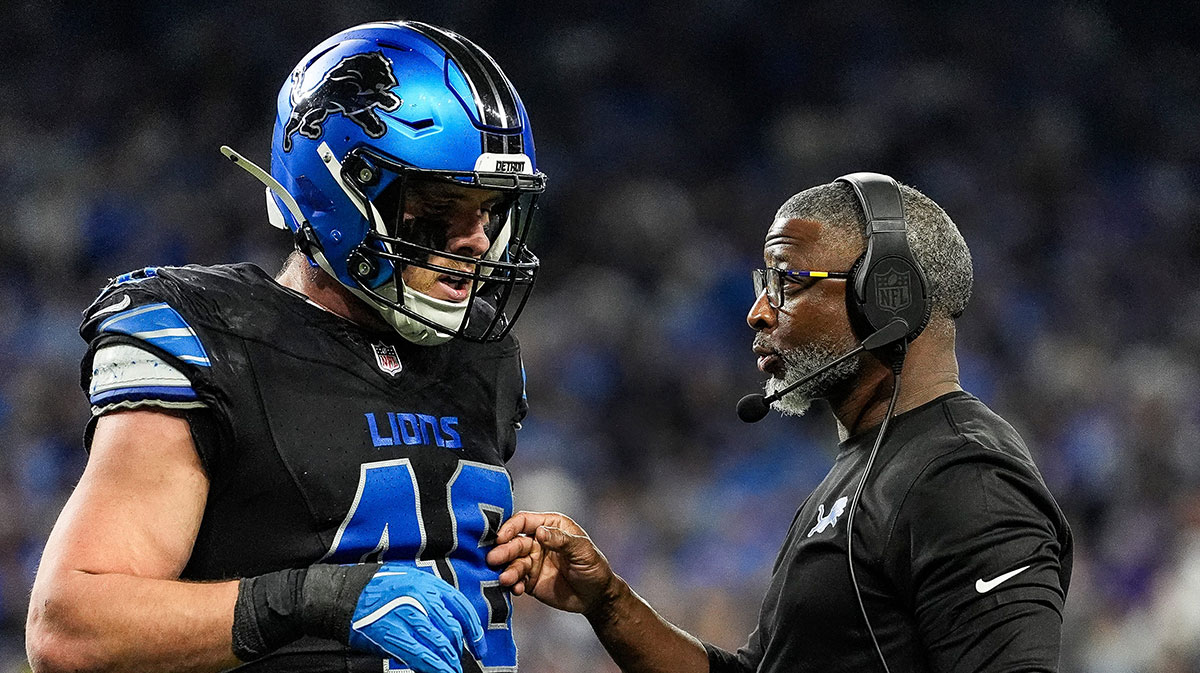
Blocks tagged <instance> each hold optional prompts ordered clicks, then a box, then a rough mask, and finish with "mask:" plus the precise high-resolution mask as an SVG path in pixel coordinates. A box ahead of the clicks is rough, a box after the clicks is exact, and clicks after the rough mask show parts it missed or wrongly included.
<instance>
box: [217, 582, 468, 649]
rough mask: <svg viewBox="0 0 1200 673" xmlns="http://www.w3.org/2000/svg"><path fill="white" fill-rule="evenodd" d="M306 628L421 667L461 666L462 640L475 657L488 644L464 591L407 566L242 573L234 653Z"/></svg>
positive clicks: (274, 644)
mask: <svg viewBox="0 0 1200 673" xmlns="http://www.w3.org/2000/svg"><path fill="white" fill-rule="evenodd" d="M464 634H465V637H464ZM306 635H307V636H316V637H318V638H326V639H329V640H337V641H338V642H341V643H342V644H343V645H348V646H349V647H350V648H351V649H354V650H358V651H360V652H367V653H370V654H375V655H379V656H383V657H391V658H395V659H399V660H400V661H403V662H404V663H405V664H407V665H408V667H409V668H411V669H413V670H415V671H419V672H420V673H462V663H461V662H460V661H459V658H460V656H461V655H462V649H463V644H464V641H465V644H466V646H467V648H468V649H470V651H471V652H472V653H473V654H474V655H475V656H477V657H480V656H482V655H483V653H484V650H485V649H486V645H484V641H483V635H484V633H483V627H482V626H480V624H479V615H478V613H477V612H475V609H474V608H472V607H471V604H470V602H469V601H468V600H467V597H466V596H464V595H463V594H462V593H461V592H460V591H459V590H458V589H455V588H454V587H452V586H450V585H449V584H447V583H446V582H445V581H443V580H442V579H441V578H439V577H437V576H436V575H434V574H433V573H428V572H424V571H422V570H417V569H416V568H413V567H411V566H404V565H401V564H398V563H384V564H383V565H379V564H375V563H371V564H359V565H328V564H320V563H319V564H317V565H312V566H309V567H307V568H289V569H286V570H279V571H276V572H272V573H267V574H265V575H259V576H257V577H250V578H246V579H243V580H242V581H241V583H240V586H239V587H238V597H237V602H236V604H235V606H234V615H233V653H234V654H235V655H237V657H238V658H239V659H241V660H242V661H254V660H255V659H259V658H261V657H264V656H266V655H268V654H270V653H271V652H274V651H275V650H277V649H278V648H280V647H282V646H283V645H286V644H287V643H290V642H292V641H293V640H296V639H297V638H299V637H301V636H306Z"/></svg>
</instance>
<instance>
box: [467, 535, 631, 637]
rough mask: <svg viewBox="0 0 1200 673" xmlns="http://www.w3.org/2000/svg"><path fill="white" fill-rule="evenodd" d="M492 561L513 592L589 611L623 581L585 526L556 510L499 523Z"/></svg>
mask: <svg viewBox="0 0 1200 673" xmlns="http://www.w3.org/2000/svg"><path fill="white" fill-rule="evenodd" d="M487 562H488V563H489V564H490V565H492V566H493V567H497V568H498V567H504V570H503V571H502V572H501V573H500V584H501V585H502V586H505V587H508V588H510V589H511V590H512V592H513V593H514V594H517V595H520V594H522V593H528V594H530V595H532V596H533V597H534V598H537V599H538V600H539V601H541V602H543V603H545V604H546V605H549V606H551V607H554V608H558V609H559V610H567V611H569V612H580V613H583V614H585V615H588V614H592V613H594V612H596V611H597V610H599V609H603V608H604V607H605V606H606V605H607V604H609V603H611V602H612V601H613V600H615V599H616V597H617V595H618V594H619V592H620V590H621V586H622V585H623V584H624V583H623V582H622V580H621V578H619V577H617V576H616V574H614V573H613V571H612V568H611V567H610V566H609V565H608V559H606V558H604V554H602V553H600V550H599V549H597V548H596V545H595V544H593V543H592V540H591V538H589V537H588V535H587V533H586V532H585V531H584V530H583V528H581V527H580V526H579V524H577V523H575V522H574V521H572V520H571V518H570V517H568V516H566V515H564V514H558V513H555V512H518V513H516V514H514V515H513V517H512V518H511V519H509V520H508V521H505V522H504V524H503V525H501V526H500V531H499V532H498V533H497V534H496V547H495V548H493V549H492V550H491V551H490V552H488V555H487Z"/></svg>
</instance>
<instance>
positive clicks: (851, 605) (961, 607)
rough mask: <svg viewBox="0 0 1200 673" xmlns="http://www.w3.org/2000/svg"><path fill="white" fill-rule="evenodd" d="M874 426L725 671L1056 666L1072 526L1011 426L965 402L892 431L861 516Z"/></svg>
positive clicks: (828, 492)
mask: <svg viewBox="0 0 1200 673" xmlns="http://www.w3.org/2000/svg"><path fill="white" fill-rule="evenodd" d="M877 433H878V428H876V429H875V430H872V431H868V432H866V433H863V434H860V435H858V436H855V437H852V438H850V439H848V440H847V441H846V442H844V443H843V444H842V447H841V451H840V452H839V453H838V456H837V459H836V461H835V463H834V465H833V468H832V469H831V470H830V472H829V474H828V475H827V476H826V477H825V479H824V481H822V482H821V484H820V485H819V486H817V488H816V489H815V490H814V491H813V493H812V494H811V495H810V496H809V497H808V499H807V500H805V502H804V503H803V504H802V505H801V506H800V509H799V511H798V512H797V513H796V518H795V520H794V521H793V522H792V526H791V530H789V531H788V535H787V539H786V540H785V541H784V544H783V548H782V549H781V550H780V553H779V556H778V558H777V559H776V562H775V567H774V571H773V576H772V578H771V584H770V586H769V588H768V589H767V593H766V596H765V597H764V599H763V602H762V608H761V612H760V616H759V623H758V628H757V629H755V631H754V632H753V633H752V634H751V635H750V638H749V640H748V642H747V643H746V645H745V646H744V647H743V648H741V649H740V650H739V651H738V652H737V653H736V654H734V653H729V652H724V651H722V650H720V649H718V648H716V647H713V646H711V645H709V646H706V647H707V649H708V652H709V661H710V668H711V670H712V671H713V673H727V672H728V673H732V672H737V673H747V672H750V671H757V672H760V673H765V672H768V671H799V670H814V671H856V672H857V671H875V670H882V666H881V665H880V663H879V655H878V654H877V653H876V651H875V645H874V643H873V642H872V640H871V636H870V634H869V633H868V631H867V627H866V624H865V623H864V621H863V616H862V613H861V610H860V608H859V603H858V598H857V597H856V596H855V592H854V583H855V582H857V584H858V587H859V589H860V590H861V594H862V600H863V603H864V605H865V608H866V612H867V615H868V617H869V618H870V623H871V628H872V630H873V631H874V634H875V637H876V638H877V639H878V641H879V647H880V648H881V650H882V652H883V656H884V657H885V658H886V659H887V662H888V667H889V668H890V669H891V670H892V671H896V672H900V671H906V672H913V673H916V672H919V671H929V672H934V671H937V672H946V673H949V672H951V671H954V672H955V673H957V672H960V671H961V672H968V671H977V672H983V671H1056V670H1058V658H1059V642H1060V637H1059V634H1060V630H1061V626H1062V609H1063V603H1064V601H1065V600H1066V594H1067V587H1068V585H1069V583H1070V578H1071V559H1072V542H1071V531H1070V528H1069V526H1068V525H1067V521H1066V519H1065V518H1064V517H1063V514H1062V511H1061V510H1060V509H1059V507H1058V505H1057V504H1056V503H1055V501H1054V498H1053V497H1052V496H1051V495H1050V493H1049V491H1048V490H1047V489H1046V485H1045V483H1044V482H1043V481H1042V477H1041V475H1040V474H1039V473H1038V470H1037V467H1036V466H1035V465H1034V463H1033V460H1032V459H1031V458H1030V456H1029V451H1028V449H1027V448H1026V447H1025V444H1024V442H1023V441H1022V440H1021V438H1020V437H1019V436H1018V435H1017V433H1016V431H1015V430H1013V428H1012V426H1010V425H1009V424H1008V423H1006V422H1005V421H1004V420H1003V419H1001V418H1000V417H999V416H997V415H996V414H995V413H993V412H992V411H991V410H990V409H988V408H987V407H986V406H984V404H983V403H982V402H980V401H979V400H977V399H975V398H974V397H972V396H970V395H969V394H967V393H963V392H957V393H951V394H949V395H945V396H943V397H940V398H938V399H936V400H933V401H931V402H929V403H927V404H925V405H922V406H920V407H917V408H916V409H913V410H911V411H908V412H906V413H904V414H900V415H898V416H897V417H896V418H895V419H893V420H892V423H891V428H890V429H889V430H888V434H887V437H886V439H885V441H884V442H883V444H882V445H881V446H880V448H879V453H878V455H877V457H876V459H875V464H874V465H873V466H872V468H871V472H870V478H869V479H868V481H867V483H866V486H865V488H864V490H863V492H862V496H861V499H860V500H859V503H858V508H857V511H856V512H855V514H854V523H853V533H852V534H853V538H854V545H853V551H854V571H855V576H854V579H853V580H852V579H851V576H850V570H849V565H848V561H847V543H848V540H849V536H848V534H847V526H848V525H849V514H850V510H849V504H850V501H852V500H853V497H854V491H855V489H856V488H857V487H858V484H859V482H860V481H861V480H862V474H863V469H864V468H865V465H866V462H867V458H868V455H869V454H870V451H871V447H872V446H873V444H874V442H875V438H876V435H877Z"/></svg>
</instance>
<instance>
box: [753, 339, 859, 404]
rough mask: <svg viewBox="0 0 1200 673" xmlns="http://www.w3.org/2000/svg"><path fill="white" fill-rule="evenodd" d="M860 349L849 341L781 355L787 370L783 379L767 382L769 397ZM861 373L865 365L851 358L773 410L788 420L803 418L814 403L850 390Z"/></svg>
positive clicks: (806, 384) (809, 345)
mask: <svg viewBox="0 0 1200 673" xmlns="http://www.w3.org/2000/svg"><path fill="white" fill-rule="evenodd" d="M856 345H857V344H856V343H855V342H854V341H853V340H852V339H849V340H847V341H846V343H837V344H826V343H813V344H808V345H805V346H799V347H797V348H789V349H788V350H785V351H779V357H780V358H781V359H782V360H783V366H784V372H783V378H782V379H777V378H775V377H771V378H769V379H767V383H766V391H767V394H768V395H771V394H774V393H775V391H777V390H782V389H784V388H786V387H788V386H789V385H791V384H792V383H795V382H796V381H799V380H800V379H802V378H804V376H805V375H807V374H810V373H812V372H814V371H816V370H817V369H820V368H821V367H823V366H824V365H826V364H829V363H830V362H832V361H833V360H836V359H837V358H839V357H841V356H842V355H845V354H846V353H847V352H849V351H851V350H853V349H854V347H855V346H856ZM861 369H862V363H861V362H860V360H859V358H857V357H853V358H850V359H849V360H846V361H844V362H842V363H841V364H839V365H837V366H836V367H831V368H829V369H827V370H825V371H823V372H821V373H820V374H818V375H817V376H815V377H813V378H812V380H810V381H809V382H808V383H805V384H804V385H802V386H800V387H799V388H797V389H795V390H793V391H792V392H790V393H788V394H786V395H784V396H783V398H782V399H779V400H776V401H775V402H774V403H773V404H772V405H771V407H772V408H774V409H775V410H776V411H778V412H779V413H781V414H783V415H784V416H803V415H804V412H806V411H808V408H809V407H810V406H812V403H813V401H814V400H819V399H823V398H827V397H829V395H830V394H831V393H833V392H835V391H836V390H837V389H838V388H841V387H844V386H846V384H847V383H850V382H852V381H853V380H854V379H855V378H856V377H857V376H858V373H859V370H861Z"/></svg>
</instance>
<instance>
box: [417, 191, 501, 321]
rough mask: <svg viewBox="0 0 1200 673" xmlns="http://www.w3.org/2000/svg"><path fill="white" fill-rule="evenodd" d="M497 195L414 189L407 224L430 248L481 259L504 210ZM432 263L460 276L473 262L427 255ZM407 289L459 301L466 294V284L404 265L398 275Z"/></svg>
mask: <svg viewBox="0 0 1200 673" xmlns="http://www.w3.org/2000/svg"><path fill="white" fill-rule="evenodd" d="M505 202H506V200H505V199H504V198H503V194H502V193H501V192H497V191H492V190H485V189H477V188H470V187H458V186H455V185H444V184H428V185H422V186H420V187H419V188H414V189H413V190H412V191H411V192H410V193H409V195H408V197H407V199H406V203H405V211H406V212H405V214H404V219H405V223H406V225H408V226H410V227H414V228H416V229H419V230H421V231H423V232H426V233H425V234H423V235H424V236H425V237H427V238H428V239H429V241H430V242H431V247H433V248H435V249H438V250H444V251H446V252H451V253H454V254H457V255H462V256H465V257H474V258H476V259H478V258H480V257H482V256H483V254H484V253H485V252H487V250H488V248H489V247H490V246H491V244H492V238H494V237H495V236H496V234H497V233H498V232H497V231H496V230H498V229H499V225H500V223H501V221H502V216H503V215H504V213H501V212H498V211H499V209H500V208H503V207H507V206H506V205H505ZM429 262H430V263H431V264H435V265H437V266H442V267H447V268H451V269H461V270H462V271H465V272H471V271H473V270H474V265H473V264H468V263H465V262H457V261H452V260H449V259H446V258H444V257H439V256H436V255H434V256H432V257H430V259H429ZM400 276H401V278H403V280H404V284H405V285H407V286H408V287H409V288H410V289H412V290H414V291H416V292H420V293H422V294H426V295H429V296H430V297H433V298H435V299H444V300H447V301H455V302H458V301H464V300H466V299H467V297H468V296H469V295H470V292H471V284H470V281H468V280H466V279H463V278H459V277H456V276H451V275H447V274H444V273H439V272H437V271H433V270H431V269H423V268H421V267H417V266H407V267H405V268H404V270H403V271H402V272H401V274H400Z"/></svg>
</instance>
